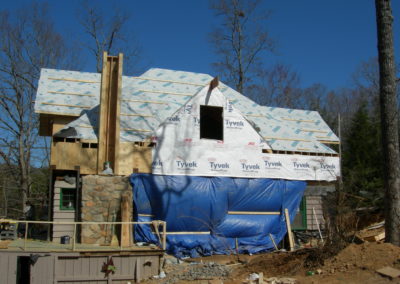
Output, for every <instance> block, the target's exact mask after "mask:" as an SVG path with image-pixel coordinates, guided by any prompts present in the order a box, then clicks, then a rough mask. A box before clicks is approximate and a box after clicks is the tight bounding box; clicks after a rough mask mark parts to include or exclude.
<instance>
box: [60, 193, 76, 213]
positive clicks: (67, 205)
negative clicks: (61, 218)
mask: <svg viewBox="0 0 400 284" xmlns="http://www.w3.org/2000/svg"><path fill="white" fill-rule="evenodd" d="M75 201H76V189H75V188H61V190H60V210H75Z"/></svg>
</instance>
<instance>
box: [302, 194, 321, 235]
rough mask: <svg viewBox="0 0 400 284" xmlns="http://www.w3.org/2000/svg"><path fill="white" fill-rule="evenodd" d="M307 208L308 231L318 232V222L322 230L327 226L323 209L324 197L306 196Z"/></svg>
mask: <svg viewBox="0 0 400 284" xmlns="http://www.w3.org/2000/svg"><path fill="white" fill-rule="evenodd" d="M305 198H306V208H307V213H306V214H307V230H312V231H313V230H318V226H317V221H316V220H315V219H317V220H318V223H319V226H320V229H321V230H322V229H323V228H324V225H325V219H324V214H323V208H322V196H320V195H311V196H306V197H305ZM313 208H314V211H315V216H316V217H315V216H314V213H313Z"/></svg>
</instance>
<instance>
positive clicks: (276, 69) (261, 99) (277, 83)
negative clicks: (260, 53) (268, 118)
mask: <svg viewBox="0 0 400 284" xmlns="http://www.w3.org/2000/svg"><path fill="white" fill-rule="evenodd" d="M257 74H258V77H259V78H260V82H259V83H258V84H257V85H252V86H251V87H250V88H249V95H248V96H249V97H251V98H252V99H253V100H254V101H256V102H257V103H259V104H261V105H268V106H277V107H292V108H295V107H296V108H299V101H300V100H301V97H300V94H299V91H300V76H299V75H298V73H297V72H295V71H293V70H291V68H290V66H288V65H285V64H282V63H278V64H275V65H274V66H272V67H270V68H268V69H265V68H263V69H262V70H261V71H259V72H258V73H257ZM246 95H247V94H246Z"/></svg>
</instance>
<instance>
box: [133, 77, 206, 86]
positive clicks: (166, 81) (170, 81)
mask: <svg viewBox="0 0 400 284" xmlns="http://www.w3.org/2000/svg"><path fill="white" fill-rule="evenodd" d="M131 78H133V79H138V80H148V81H157V82H165V83H175V84H182V85H192V86H201V87H204V86H206V85H208V83H207V84H204V85H203V84H197V83H190V82H179V81H172V80H161V79H155V78H147V77H131Z"/></svg>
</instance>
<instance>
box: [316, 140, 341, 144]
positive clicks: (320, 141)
mask: <svg viewBox="0 0 400 284" xmlns="http://www.w3.org/2000/svg"><path fill="white" fill-rule="evenodd" d="M318 142H319V143H323V144H340V141H327V140H318Z"/></svg>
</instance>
